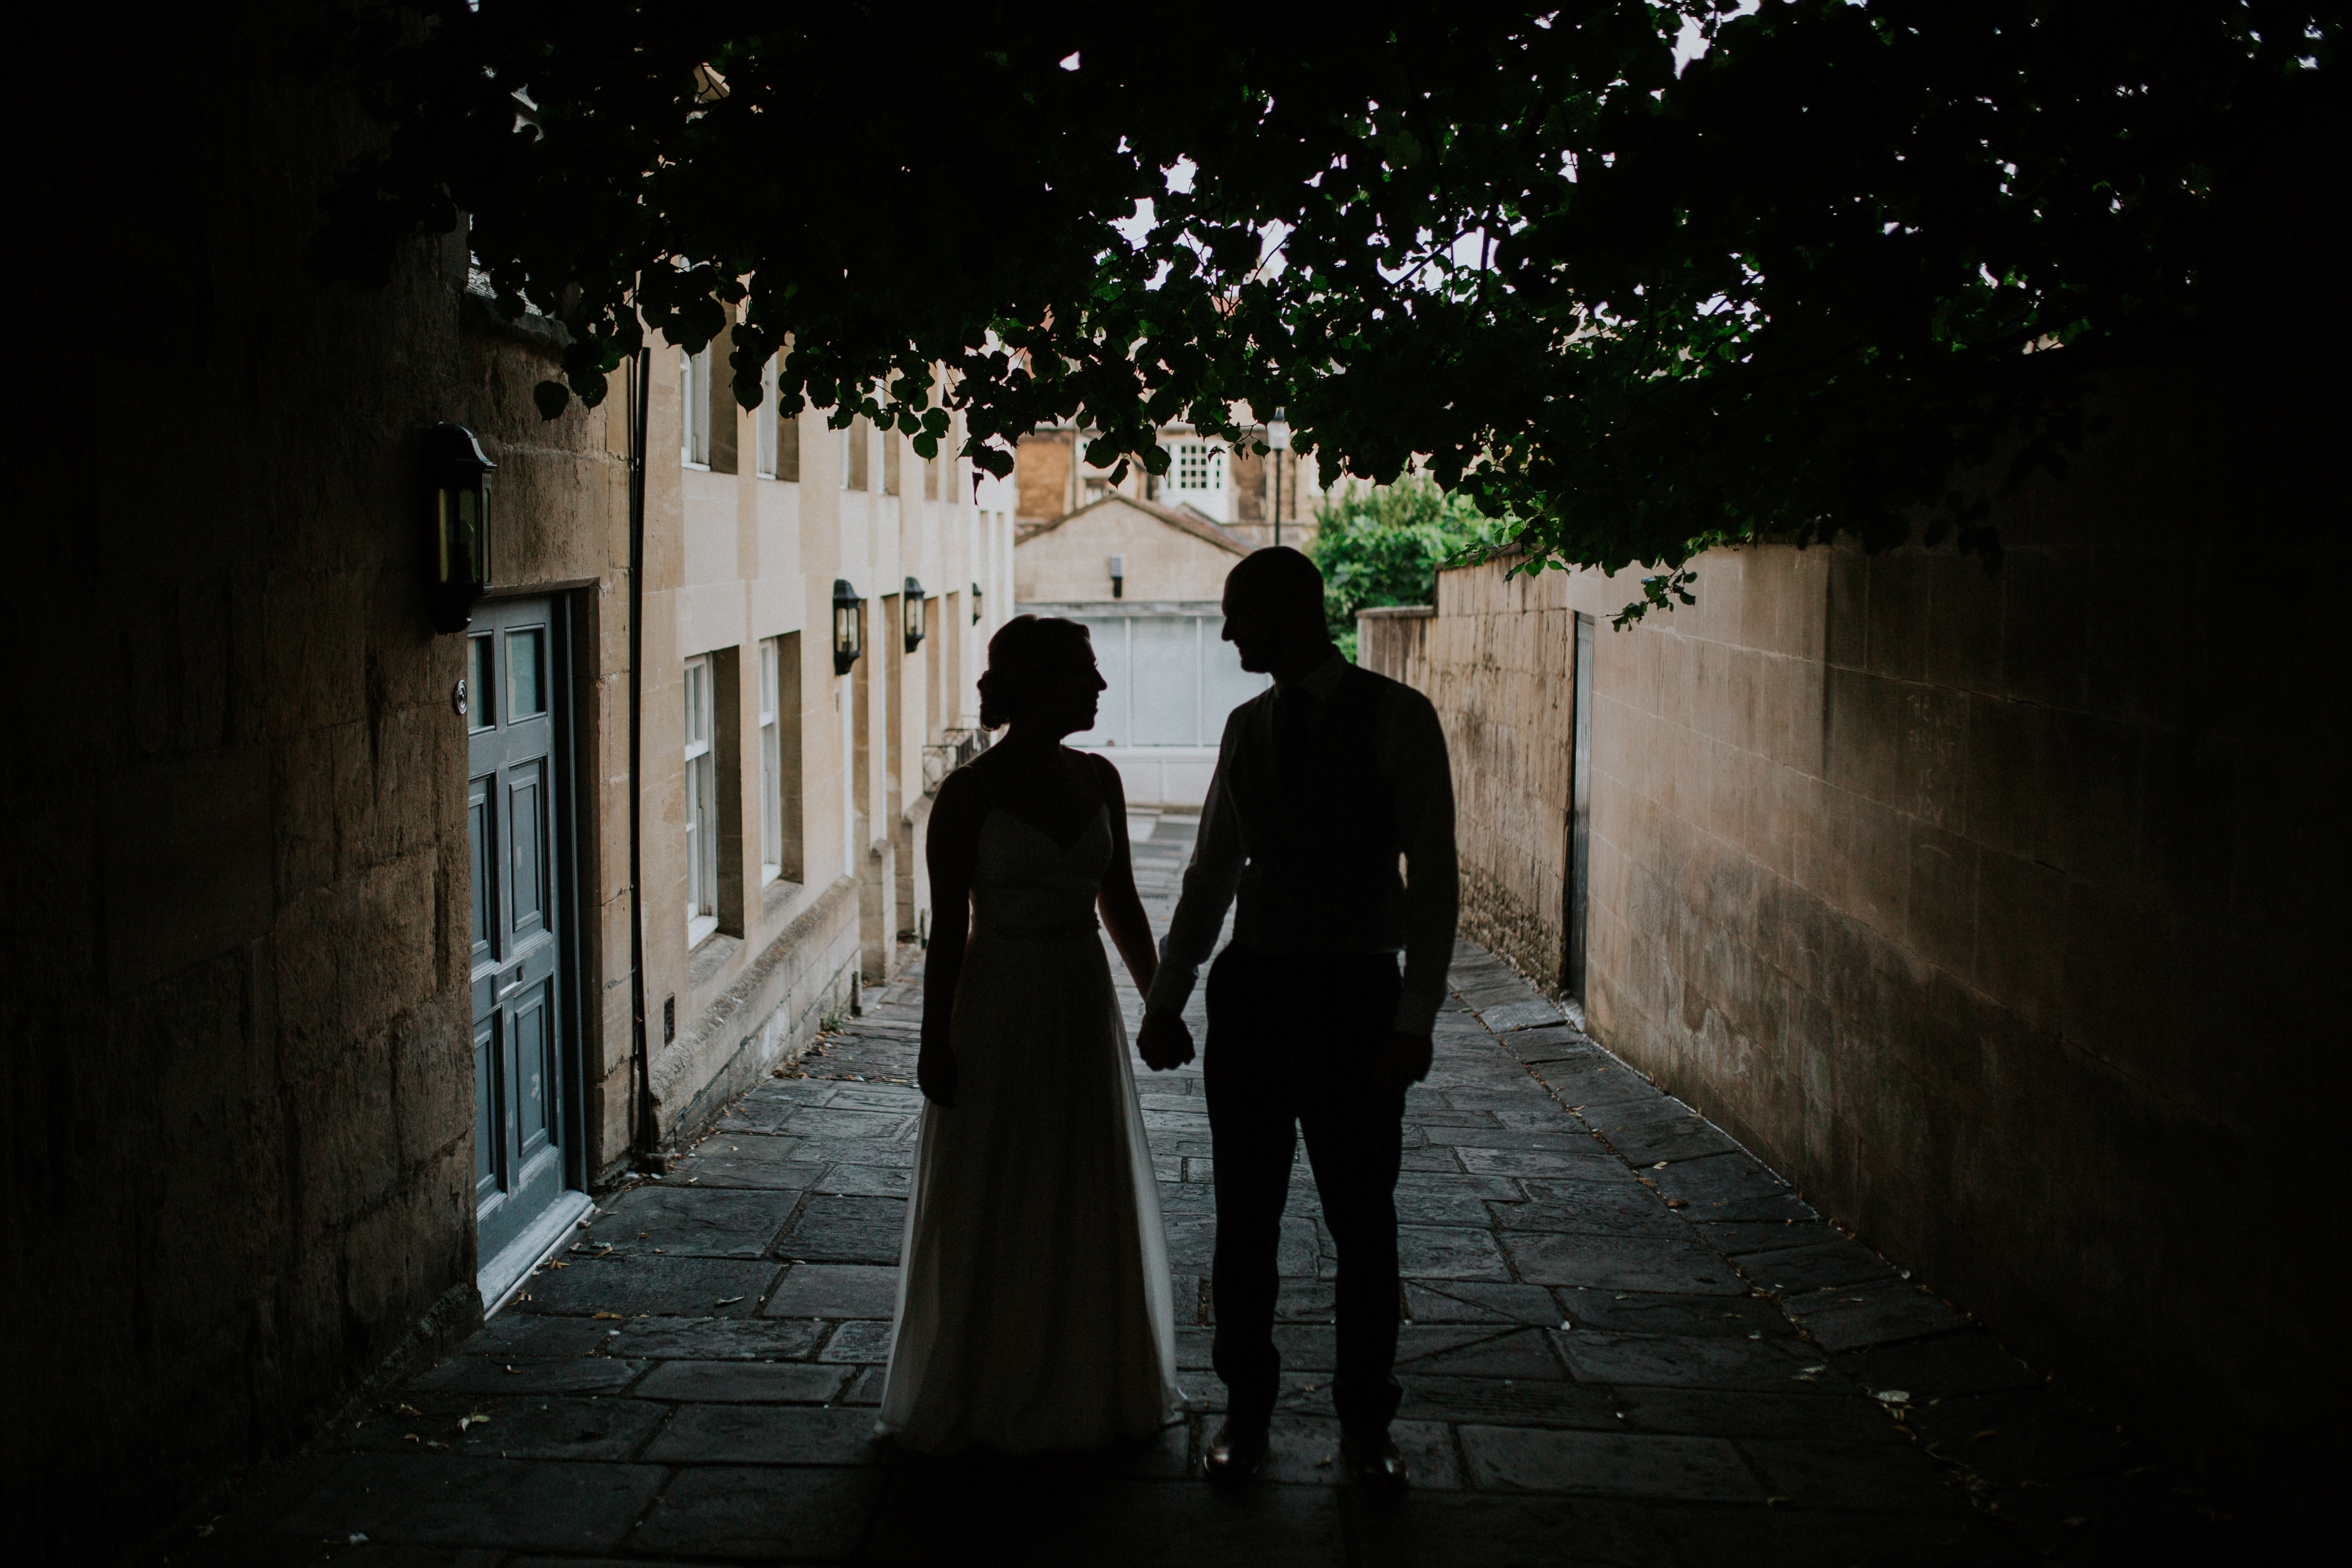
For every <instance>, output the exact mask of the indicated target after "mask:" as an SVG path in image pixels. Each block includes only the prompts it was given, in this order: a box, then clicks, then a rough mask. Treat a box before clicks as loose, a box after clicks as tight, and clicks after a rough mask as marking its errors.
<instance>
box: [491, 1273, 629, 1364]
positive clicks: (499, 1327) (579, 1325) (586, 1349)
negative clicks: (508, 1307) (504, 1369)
mask: <svg viewBox="0 0 2352 1568" xmlns="http://www.w3.org/2000/svg"><path fill="white" fill-rule="evenodd" d="M565 1272H567V1273H569V1272H570V1270H568V1269H567V1270H565ZM604 1329H605V1325H604V1324H603V1323H599V1322H596V1321H593V1319H587V1318H550V1317H534V1316H532V1315H531V1314H530V1313H529V1312H500V1313H499V1315H498V1316H497V1317H495V1318H492V1319H491V1320H490V1321H488V1322H487V1323H484V1324H483V1325H482V1326H481V1327H480V1328H479V1329H478V1330H476V1331H474V1333H473V1334H472V1335H470V1336H469V1337H468V1338H467V1341H466V1342H465V1343H464V1344H462V1345H459V1346H458V1347H457V1353H458V1354H459V1355H479V1356H495V1357H499V1358H500V1359H503V1360H507V1361H512V1360H514V1359H515V1358H516V1357H518V1356H530V1357H532V1358H534V1359H537V1360H542V1361H543V1360H547V1359H549V1358H551V1357H560V1356H574V1355H587V1354H589V1353H590V1352H594V1351H601V1350H603V1349H604Z"/></svg>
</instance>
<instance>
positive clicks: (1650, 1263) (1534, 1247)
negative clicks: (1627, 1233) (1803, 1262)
mask: <svg viewBox="0 0 2352 1568" xmlns="http://www.w3.org/2000/svg"><path fill="white" fill-rule="evenodd" d="M1503 1250H1504V1251H1505V1252H1506V1253H1507V1254H1508V1256H1509V1258H1510V1260H1511V1267H1512V1268H1514V1269H1515V1270H1517V1273H1518V1276H1519V1278H1520V1279H1525V1280H1527V1281H1528V1282H1529V1283H1530V1284H1536V1285H1583V1286H1588V1287H1593V1288H1600V1289H1618V1290H1671V1291H1675V1292H1676V1293H1678V1294H1683V1295H1700V1294H1704V1295H1721V1296H1745V1295H1746V1294H1748V1285H1747V1283H1746V1282H1745V1281H1744V1280H1742V1279H1739V1278H1738V1276H1737V1275H1735V1274H1733V1273H1732V1272H1731V1270H1730V1269H1729V1268H1727V1267H1725V1265H1724V1262H1723V1259H1721V1258H1717V1256H1716V1255H1715V1254H1714V1253H1712V1252H1710V1251H1708V1250H1707V1249H1706V1247H1700V1246H1698V1245H1697V1244H1696V1243H1695V1242H1689V1241H1681V1240H1675V1241H1654V1240H1650V1239H1648V1238H1646V1237H1590V1236H1551V1235H1545V1234H1541V1233H1538V1232H1533V1231H1508V1232H1506V1233H1504V1236H1503Z"/></svg>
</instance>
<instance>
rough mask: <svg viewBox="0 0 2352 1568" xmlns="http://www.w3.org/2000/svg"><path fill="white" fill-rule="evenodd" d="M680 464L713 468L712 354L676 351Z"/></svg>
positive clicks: (678, 457) (705, 350) (707, 350)
mask: <svg viewBox="0 0 2352 1568" xmlns="http://www.w3.org/2000/svg"><path fill="white" fill-rule="evenodd" d="M677 460H678V461H679V462H680V463H682V464H684V465H685V466H686V467H688V468H709V467H710V351H709V349H707V348H706V349H704V350H703V351H702V352H701V353H698V354H690V353H687V352H686V351H685V350H684V349H680V350H678V351H677Z"/></svg>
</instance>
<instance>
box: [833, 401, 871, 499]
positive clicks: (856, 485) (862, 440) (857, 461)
mask: <svg viewBox="0 0 2352 1568" xmlns="http://www.w3.org/2000/svg"><path fill="white" fill-rule="evenodd" d="M873 448H874V426H871V425H868V424H867V423H866V416H864V415H863V414H860V415H858V416H856V417H854V418H852V419H851V420H850V422H849V428H848V429H846V430H844V431H843V432H842V433H841V488H842V489H845V490H862V489H867V488H869V487H868V483H867V479H866V465H867V462H868V460H869V459H870V458H871V457H872V454H873Z"/></svg>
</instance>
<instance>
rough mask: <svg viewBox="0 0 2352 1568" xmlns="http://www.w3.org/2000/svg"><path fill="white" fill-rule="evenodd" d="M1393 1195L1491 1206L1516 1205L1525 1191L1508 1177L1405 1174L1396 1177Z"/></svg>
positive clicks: (1452, 1172)
mask: <svg viewBox="0 0 2352 1568" xmlns="http://www.w3.org/2000/svg"><path fill="white" fill-rule="evenodd" d="M1397 1191H1398V1192H1400V1193H1404V1192H1422V1193H1437V1194H1462V1195H1465V1196H1468V1197H1474V1198H1481V1199H1486V1200H1490V1201H1492V1202H1495V1203H1517V1202H1519V1201H1521V1200H1522V1199H1524V1198H1525V1197H1526V1196H1527V1190H1526V1188H1524V1187H1522V1186H1521V1185H1520V1184H1519V1183H1518V1182H1517V1181H1516V1180H1515V1179H1513V1178H1512V1177H1509V1176H1468V1175H1465V1174H1463V1173H1461V1172H1459V1171H1442V1172H1428V1171H1405V1172H1402V1173H1399V1174H1398V1176H1397Z"/></svg>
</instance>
